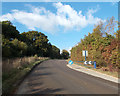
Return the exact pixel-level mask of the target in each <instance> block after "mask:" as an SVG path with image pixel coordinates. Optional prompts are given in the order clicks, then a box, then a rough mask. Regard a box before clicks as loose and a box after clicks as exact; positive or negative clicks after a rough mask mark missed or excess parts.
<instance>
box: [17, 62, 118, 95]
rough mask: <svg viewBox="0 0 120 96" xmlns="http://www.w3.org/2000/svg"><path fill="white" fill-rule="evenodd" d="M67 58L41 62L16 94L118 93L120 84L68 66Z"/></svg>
mask: <svg viewBox="0 0 120 96" xmlns="http://www.w3.org/2000/svg"><path fill="white" fill-rule="evenodd" d="M66 65H67V62H66V61H65V60H47V61H44V62H42V63H41V64H39V65H38V66H37V67H36V68H35V69H34V70H33V71H32V72H31V73H30V74H29V75H28V76H27V77H26V78H25V80H24V81H23V82H22V83H21V85H20V86H19V88H18V90H17V91H16V94H118V84H116V83H113V82H110V81H106V80H103V79H100V78H96V77H93V76H90V75H87V74H85V73H82V72H78V71H75V70H73V69H70V68H68V67H67V66H66Z"/></svg>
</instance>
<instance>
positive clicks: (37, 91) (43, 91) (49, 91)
mask: <svg viewBox="0 0 120 96" xmlns="http://www.w3.org/2000/svg"><path fill="white" fill-rule="evenodd" d="M62 90H63V89H62V88H56V89H53V88H46V89H34V90H31V91H30V93H31V94H54V93H57V92H60V91H62Z"/></svg>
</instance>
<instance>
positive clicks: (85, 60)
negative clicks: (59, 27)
mask: <svg viewBox="0 0 120 96" xmlns="http://www.w3.org/2000/svg"><path fill="white" fill-rule="evenodd" d="M85 61H86V50H85Z"/></svg>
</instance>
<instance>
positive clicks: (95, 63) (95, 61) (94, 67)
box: [94, 61, 96, 69]
mask: <svg viewBox="0 0 120 96" xmlns="http://www.w3.org/2000/svg"><path fill="white" fill-rule="evenodd" d="M94 68H95V69H96V61H94Z"/></svg>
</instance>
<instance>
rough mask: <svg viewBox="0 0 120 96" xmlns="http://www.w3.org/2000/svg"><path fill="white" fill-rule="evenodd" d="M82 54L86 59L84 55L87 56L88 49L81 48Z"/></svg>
mask: <svg viewBox="0 0 120 96" xmlns="http://www.w3.org/2000/svg"><path fill="white" fill-rule="evenodd" d="M82 54H83V56H85V61H86V56H88V51H87V50H83V51H82Z"/></svg>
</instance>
